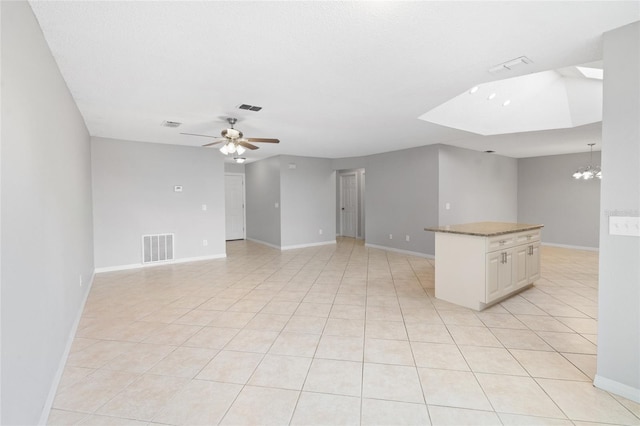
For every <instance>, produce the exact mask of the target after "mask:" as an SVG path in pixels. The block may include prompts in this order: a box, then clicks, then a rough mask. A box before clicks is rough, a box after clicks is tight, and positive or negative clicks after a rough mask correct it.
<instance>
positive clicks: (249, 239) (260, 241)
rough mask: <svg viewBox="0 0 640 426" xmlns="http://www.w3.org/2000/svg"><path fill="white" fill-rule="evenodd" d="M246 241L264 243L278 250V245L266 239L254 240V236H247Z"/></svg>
mask: <svg viewBox="0 0 640 426" xmlns="http://www.w3.org/2000/svg"><path fill="white" fill-rule="evenodd" d="M247 241H253V242H254V243H258V244H262V245H265V246H268V247H271V248H274V249H276V250H280V246H277V245H275V244H271V243H268V242H266V241H262V240H256V239H255V238H249V237H247Z"/></svg>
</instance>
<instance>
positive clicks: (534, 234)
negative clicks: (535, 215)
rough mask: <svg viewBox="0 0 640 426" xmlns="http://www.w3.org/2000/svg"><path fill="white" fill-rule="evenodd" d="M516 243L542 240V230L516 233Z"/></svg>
mask: <svg viewBox="0 0 640 426" xmlns="http://www.w3.org/2000/svg"><path fill="white" fill-rule="evenodd" d="M515 239H516V244H526V243H533V242H535V241H540V230H539V229H536V230H535V231H527V232H522V233H519V234H516V235H515Z"/></svg>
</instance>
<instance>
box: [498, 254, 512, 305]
mask: <svg viewBox="0 0 640 426" xmlns="http://www.w3.org/2000/svg"><path fill="white" fill-rule="evenodd" d="M503 256H504V260H503V263H501V264H500V273H499V276H498V287H499V288H500V296H503V295H505V294H507V293H510V292H512V291H513V290H514V289H515V283H516V280H515V278H516V277H515V262H514V259H513V250H507V251H505V252H504V255H503Z"/></svg>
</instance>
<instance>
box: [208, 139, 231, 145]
mask: <svg viewBox="0 0 640 426" xmlns="http://www.w3.org/2000/svg"><path fill="white" fill-rule="evenodd" d="M223 142H226V140H225V139H221V140H219V141H215V142H211V143H206V144H204V145H202V146H213V145H218V144H219V143H223Z"/></svg>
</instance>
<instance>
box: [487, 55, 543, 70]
mask: <svg viewBox="0 0 640 426" xmlns="http://www.w3.org/2000/svg"><path fill="white" fill-rule="evenodd" d="M532 62H533V61H532V60H531V59H529V58H527V57H526V56H520V57H519V58H515V59H512V60H510V61H507V62H503V63H501V64H498V65H496V66H495V67H491V68H489V72H490V73H491V74H495V73H499V72H502V71H511V70H512V69H513V68H515V67H519V66H520V65H528V64H530V63H532Z"/></svg>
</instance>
